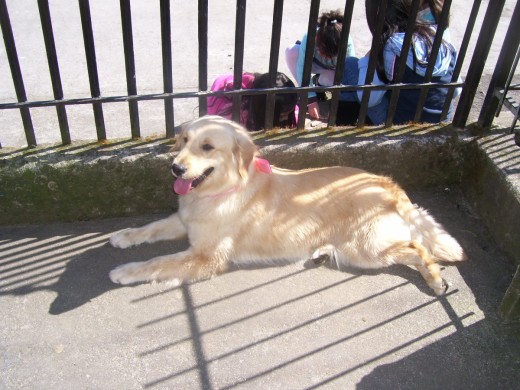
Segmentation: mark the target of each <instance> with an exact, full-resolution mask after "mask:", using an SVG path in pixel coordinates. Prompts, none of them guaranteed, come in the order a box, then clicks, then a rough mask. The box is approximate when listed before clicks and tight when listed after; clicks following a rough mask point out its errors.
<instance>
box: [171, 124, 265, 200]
mask: <svg viewBox="0 0 520 390" xmlns="http://www.w3.org/2000/svg"><path fill="white" fill-rule="evenodd" d="M173 150H174V151H178V154H177V156H176V157H175V158H174V160H173V164H172V173H173V175H174V176H175V177H176V178H177V179H176V181H175V184H174V190H175V192H176V193H178V194H179V195H185V194H187V193H188V192H191V191H196V192H197V193H198V194H201V195H209V194H218V193H221V192H223V191H226V190H229V189H230V188H233V187H234V186H236V185H237V184H238V183H239V182H240V180H245V179H247V175H248V169H249V165H250V164H251V162H252V161H253V159H254V157H255V155H256V152H257V149H256V146H255V145H254V143H253V141H252V139H251V137H250V136H249V134H248V132H247V131H246V130H245V129H244V128H243V127H242V126H240V125H239V124H237V123H235V122H232V121H230V120H227V119H224V118H222V117H219V116H205V117H202V118H199V119H196V120H194V121H191V122H188V123H186V124H184V125H182V126H181V130H180V132H179V133H178V135H177V137H176V141H175V146H174V149H173Z"/></svg>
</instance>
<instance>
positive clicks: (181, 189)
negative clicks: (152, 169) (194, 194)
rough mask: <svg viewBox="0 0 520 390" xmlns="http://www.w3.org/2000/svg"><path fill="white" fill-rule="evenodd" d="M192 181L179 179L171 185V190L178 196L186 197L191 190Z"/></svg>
mask: <svg viewBox="0 0 520 390" xmlns="http://www.w3.org/2000/svg"><path fill="white" fill-rule="evenodd" d="M192 182H193V180H186V179H181V178H180V177H179V178H178V179H177V180H175V182H174V183H173V190H174V191H175V193H177V194H179V195H186V194H187V193H188V192H189V191H190V190H191V183H192Z"/></svg>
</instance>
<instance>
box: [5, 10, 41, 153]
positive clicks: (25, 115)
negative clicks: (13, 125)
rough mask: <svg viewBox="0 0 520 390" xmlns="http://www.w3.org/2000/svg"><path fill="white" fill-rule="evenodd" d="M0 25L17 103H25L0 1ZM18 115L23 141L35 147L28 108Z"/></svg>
mask: <svg viewBox="0 0 520 390" xmlns="http://www.w3.org/2000/svg"><path fill="white" fill-rule="evenodd" d="M0 25H1V27H2V35H3V37H4V44H5V51H6V54H7V60H8V61H9V67H10V68H11V77H12V78H13V83H14V89H15V92H16V98H17V100H18V102H19V103H24V102H26V101H27V95H26V93H25V85H24V82H23V77H22V70H21V69H20V61H19V60H18V53H17V51H16V44H15V42H14V36H13V29H12V27H11V20H10V19H9V12H8V11H7V5H6V4H5V0H0ZM20 115H21V117H22V123H23V128H24V130H25V139H26V140H27V145H28V146H29V147H32V146H36V136H35V134H34V127H33V123H32V119H31V113H30V111H29V108H27V107H21V108H20ZM1 146H2V144H1V143H0V147H1Z"/></svg>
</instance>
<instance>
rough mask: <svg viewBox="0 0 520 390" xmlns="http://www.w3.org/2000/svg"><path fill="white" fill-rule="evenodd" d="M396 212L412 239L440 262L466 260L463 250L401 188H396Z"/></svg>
mask: <svg viewBox="0 0 520 390" xmlns="http://www.w3.org/2000/svg"><path fill="white" fill-rule="evenodd" d="M396 190H397V191H398V194H396V195H397V199H398V200H397V203H396V207H397V211H398V213H399V214H400V215H401V216H402V217H403V219H404V220H405V221H406V222H407V223H409V224H410V229H411V232H412V239H413V240H416V241H419V242H420V243H422V244H423V245H424V246H425V247H426V248H427V249H428V250H429V251H430V253H431V254H432V255H433V256H434V257H435V258H436V259H438V260H441V261H450V262H451V261H462V260H466V255H465V253H464V250H463V249H462V247H461V246H460V245H459V243H458V242H457V240H455V238H453V237H452V236H451V235H450V234H449V233H448V232H446V230H444V228H443V227H442V226H441V225H440V224H439V223H437V222H436V221H435V220H434V219H433V217H432V216H431V215H430V214H428V212H427V211H426V210H424V209H423V208H421V207H418V206H417V205H414V204H413V203H412V202H411V201H410V199H409V198H408V196H407V195H406V193H405V192H404V191H403V190H402V189H401V188H396Z"/></svg>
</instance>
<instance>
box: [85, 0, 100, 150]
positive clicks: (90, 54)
mask: <svg viewBox="0 0 520 390" xmlns="http://www.w3.org/2000/svg"><path fill="white" fill-rule="evenodd" d="M79 12H80V16H81V27H82V30H83V41H84V44H85V56H86V58H87V71H88V79H89V83H90V95H91V96H92V97H93V98H98V97H100V96H101V89H100V88H99V76H98V70H97V61H96V48H95V46H94V34H93V32H92V20H91V16H90V4H89V0H79ZM92 108H93V110H94V121H95V124H96V132H97V138H98V140H100V141H103V140H106V138H107V134H106V129H105V119H104V117H103V107H102V106H101V103H93V104H92Z"/></svg>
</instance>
